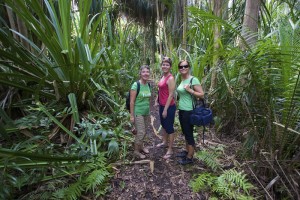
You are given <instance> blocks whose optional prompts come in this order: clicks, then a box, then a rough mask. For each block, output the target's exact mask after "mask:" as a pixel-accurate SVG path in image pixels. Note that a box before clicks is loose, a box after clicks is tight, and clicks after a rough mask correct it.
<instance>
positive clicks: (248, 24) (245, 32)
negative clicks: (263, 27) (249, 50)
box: [239, 0, 260, 49]
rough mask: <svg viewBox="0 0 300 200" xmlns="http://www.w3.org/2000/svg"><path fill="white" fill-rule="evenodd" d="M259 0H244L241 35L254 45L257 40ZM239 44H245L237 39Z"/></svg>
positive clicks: (243, 46) (241, 45) (249, 43)
mask: <svg viewBox="0 0 300 200" xmlns="http://www.w3.org/2000/svg"><path fill="white" fill-rule="evenodd" d="M259 7H260V0H246V7H245V14H244V21H243V28H242V37H243V38H245V40H246V42H247V44H248V45H250V46H251V45H254V44H255V43H256V42H257V38H258V37H257V30H258V15H259ZM239 46H240V47H241V48H243V49H244V48H245V44H244V43H242V42H241V41H239Z"/></svg>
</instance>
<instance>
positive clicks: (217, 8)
mask: <svg viewBox="0 0 300 200" xmlns="http://www.w3.org/2000/svg"><path fill="white" fill-rule="evenodd" d="M0 17H1V18H0V19H1V20H0V46H1V47H0V106H1V107H0V159H1V163H0V169H1V170H0V184H1V187H0V199H54V198H55V199H101V198H105V195H106V194H107V192H108V191H110V192H111V193H113V192H114V191H113V189H111V187H110V182H109V181H110V180H111V179H112V177H113V175H114V173H115V172H114V170H113V169H114V167H113V165H112V164H113V163H119V164H120V163H121V166H122V163H123V165H124V166H125V165H126V163H128V162H129V158H130V156H129V155H130V153H131V150H130V147H131V143H132V141H133V136H132V134H131V133H130V131H129V130H130V127H131V124H130V123H129V114H128V111H127V110H126V108H125V96H126V93H127V92H128V90H129V88H130V85H131V84H132V83H133V82H134V81H135V80H137V79H138V69H139V67H140V66H141V65H143V64H148V65H150V67H151V77H152V78H151V81H152V83H153V95H154V96H155V95H156V90H157V88H156V84H155V83H156V82H157V80H158V79H159V78H160V76H161V72H160V62H161V58H162V56H169V57H170V58H172V60H173V63H174V66H173V69H172V73H173V74H174V75H176V81H177V83H179V82H180V78H179V76H178V69H177V64H178V62H179V61H180V60H182V59H187V60H189V61H190V63H191V66H192V74H193V76H196V77H197V78H199V80H201V85H202V87H203V88H204V90H205V93H206V100H207V102H208V105H209V107H210V108H211V109H212V110H213V113H214V123H213V124H211V125H210V126H209V127H207V129H208V132H210V134H211V137H212V138H213V137H216V138H218V137H223V138H226V139H227V144H229V146H228V145H227V146H226V145H219V146H215V147H214V148H209V147H208V145H207V143H206V146H204V147H205V148H204V147H203V151H201V152H199V154H198V157H197V159H198V160H199V161H201V162H202V163H204V164H205V165H206V167H207V168H206V169H207V170H206V171H202V172H197V173H196V171H195V172H194V171H193V170H191V172H190V173H194V174H193V178H192V179H191V180H190V184H189V186H188V187H190V188H191V189H192V190H193V192H194V193H197V194H201V195H203V196H205V197H206V199H300V192H299V191H300V186H299V183H300V147H299V144H300V83H299V82H300V50H299V49H300V26H299V25H300V1H298V0H0ZM177 125H178V124H177ZM157 129H158V127H157ZM179 129H180V128H179V126H178V132H180V130H179ZM198 131H199V132H200V133H201V132H202V129H201V127H200V128H199V129H198ZM228 140H230V141H232V145H233V141H238V142H239V143H240V144H241V145H240V146H239V149H234V150H236V153H235V154H234V156H232V157H231V158H230V159H227V161H228V160H230V163H229V166H230V169H227V168H226V167H228V166H226V167H225V166H224V163H222V159H223V158H224V157H225V152H226V149H231V150H233V149H232V148H233V146H234V145H233V146H231V145H230V142H229V143H228ZM128 156H129V157H128ZM183 170H185V169H183ZM153 173H154V174H155V170H154V172H153ZM246 175H247V179H246ZM122 187H126V186H122ZM121 199H122V198H121ZM145 199H146V198H145ZM158 199H159V198H158Z"/></svg>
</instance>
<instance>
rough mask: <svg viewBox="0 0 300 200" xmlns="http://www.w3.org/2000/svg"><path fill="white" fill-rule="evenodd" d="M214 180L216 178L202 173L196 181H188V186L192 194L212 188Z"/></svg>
mask: <svg viewBox="0 0 300 200" xmlns="http://www.w3.org/2000/svg"><path fill="white" fill-rule="evenodd" d="M214 179H216V177H215V176H213V175H212V174H210V173H203V174H200V175H199V176H198V177H197V178H196V179H194V180H192V181H190V183H189V186H190V187H191V188H192V190H193V192H199V191H201V190H208V189H209V188H210V187H211V186H212V184H213V182H214Z"/></svg>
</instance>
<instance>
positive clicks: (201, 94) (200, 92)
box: [185, 85, 204, 99]
mask: <svg viewBox="0 0 300 200" xmlns="http://www.w3.org/2000/svg"><path fill="white" fill-rule="evenodd" d="M193 88H194V89H192V88H191V87H189V86H188V87H185V89H186V91H187V92H189V93H190V94H191V95H193V96H195V97H197V98H201V99H203V98H204V92H203V89H202V87H201V85H193Z"/></svg>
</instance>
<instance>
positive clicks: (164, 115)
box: [162, 110, 168, 118]
mask: <svg viewBox="0 0 300 200" xmlns="http://www.w3.org/2000/svg"><path fill="white" fill-rule="evenodd" d="M167 115H168V111H167V110H164V111H163V113H162V117H163V118H166V117H167Z"/></svg>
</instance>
